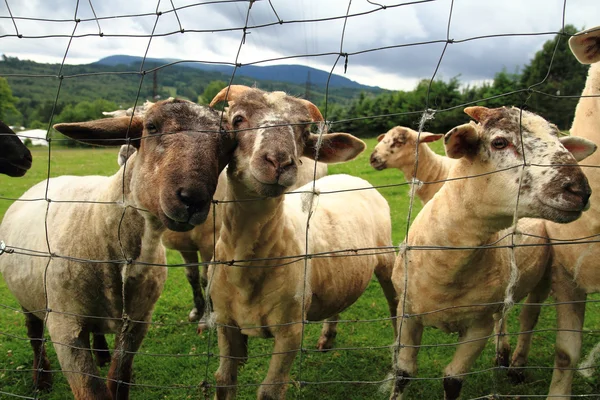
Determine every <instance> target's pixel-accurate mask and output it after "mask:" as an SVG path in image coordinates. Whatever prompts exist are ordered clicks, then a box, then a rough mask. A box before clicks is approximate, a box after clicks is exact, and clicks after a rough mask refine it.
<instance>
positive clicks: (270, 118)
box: [213, 87, 364, 197]
mask: <svg viewBox="0 0 600 400" xmlns="http://www.w3.org/2000/svg"><path fill="white" fill-rule="evenodd" d="M244 88H245V89H244V91H243V93H235V94H234V96H233V97H234V98H232V97H231V96H230V97H229V107H228V108H227V110H226V112H225V115H224V118H225V124H226V126H227V129H229V130H233V131H235V134H236V138H237V148H236V150H235V152H234V156H233V158H232V160H231V162H230V164H229V167H228V169H227V171H228V174H229V177H230V181H231V182H239V183H240V184H242V185H243V186H244V187H245V190H246V192H247V194H250V195H258V196H261V197H277V196H280V195H282V194H283V193H284V192H285V191H286V190H288V189H289V188H290V187H291V186H293V185H294V184H295V183H296V181H297V178H298V164H299V158H300V157H301V156H303V155H304V156H306V157H308V158H311V159H315V157H316V158H317V159H318V160H319V161H323V162H340V161H346V160H349V159H352V158H354V157H356V155H358V154H359V153H360V152H362V150H363V149H364V143H363V142H362V141H360V140H358V139H356V138H354V137H353V136H351V135H347V134H327V135H324V139H323V142H322V144H321V146H320V147H319V149H318V150H317V139H318V135H315V134H313V133H311V132H310V129H311V125H312V124H313V122H315V121H322V116H321V114H320V112H319V111H318V109H317V108H316V106H314V105H313V104H312V103H309V102H308V101H306V100H302V99H297V98H294V97H291V96H288V95H286V94H285V93H283V92H263V91H261V90H258V89H251V88H246V87H244ZM224 90H226V89H224ZM220 95H221V96H222V98H221V99H224V95H222V94H220ZM218 98H219V95H217V97H215V99H218ZM213 103H214V100H213Z"/></svg>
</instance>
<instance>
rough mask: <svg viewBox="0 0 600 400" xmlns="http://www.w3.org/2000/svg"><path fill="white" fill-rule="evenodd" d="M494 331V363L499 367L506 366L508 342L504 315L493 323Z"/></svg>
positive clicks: (508, 354) (508, 349)
mask: <svg viewBox="0 0 600 400" xmlns="http://www.w3.org/2000/svg"><path fill="white" fill-rule="evenodd" d="M494 332H495V333H496V359H495V360H494V363H495V364H496V365H497V366H499V367H508V364H509V361H508V360H509V358H510V342H509V341H508V335H507V329H506V316H504V317H503V318H499V319H498V320H496V322H495V323H494Z"/></svg>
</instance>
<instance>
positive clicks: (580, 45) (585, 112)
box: [513, 26, 600, 399]
mask: <svg viewBox="0 0 600 400" xmlns="http://www.w3.org/2000/svg"><path fill="white" fill-rule="evenodd" d="M569 45H570V46H571V51H572V52H573V54H574V55H575V57H576V58H577V59H578V60H579V61H580V62H581V63H584V64H591V66H590V69H589V72H588V77H587V81H586V84H585V88H584V89H583V93H582V94H581V96H582V97H581V99H580V100H579V103H578V104H577V108H576V110H575V119H574V120H573V125H572V127H571V136H572V137H579V138H586V139H589V140H591V141H593V142H595V143H600V26H599V27H595V28H592V29H588V30H587V31H584V32H580V33H578V34H577V35H575V36H573V37H571V39H570V40H569ZM585 164H586V165H592V166H598V165H600V153H596V154H594V155H592V156H591V157H590V158H589V159H587V160H586V162H585ZM585 174H586V176H587V177H588V179H589V181H590V185H591V186H592V188H593V193H592V197H591V209H590V211H588V212H587V213H586V216H585V218H581V219H579V220H577V221H575V222H572V223H570V224H568V225H558V224H554V223H551V222H548V223H547V224H546V229H547V231H548V236H549V237H550V238H552V242H553V243H557V244H560V245H557V246H554V247H553V253H554V262H553V285H552V292H553V296H554V298H555V300H556V302H557V303H558V304H557V306H556V309H557V324H558V331H557V333H556V358H555V362H554V373H553V375H552V383H551V385H550V389H549V393H548V397H549V398H552V399H566V398H570V394H571V383H572V380H573V373H574V370H575V369H576V367H577V362H578V361H579V357H580V353H581V343H582V329H583V321H584V315H585V299H586V295H587V294H588V293H596V292H600V272H599V270H598V265H597V261H598V259H599V258H600V245H598V243H593V242H592V243H589V242H587V241H586V240H585V238H590V237H593V236H595V235H597V234H598V233H600V171H599V170H598V169H597V168H586V169H585ZM565 241H567V242H571V241H573V242H576V243H570V244H565ZM513 359H514V361H513V364H514V366H517V367H518V366H522V365H524V364H525V361H526V357H525V356H521V357H513Z"/></svg>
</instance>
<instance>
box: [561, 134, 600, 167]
mask: <svg viewBox="0 0 600 400" xmlns="http://www.w3.org/2000/svg"><path fill="white" fill-rule="evenodd" d="M559 140H560V142H561V143H562V145H563V146H565V149H567V150H569V152H570V153H571V154H573V157H575V159H576V160H577V161H582V160H585V159H586V158H588V157H589V156H591V155H592V154H594V152H595V151H596V148H597V146H596V144H595V143H594V142H592V141H591V140H587V139H584V138H580V137H577V136H563V137H561V138H560V139H559Z"/></svg>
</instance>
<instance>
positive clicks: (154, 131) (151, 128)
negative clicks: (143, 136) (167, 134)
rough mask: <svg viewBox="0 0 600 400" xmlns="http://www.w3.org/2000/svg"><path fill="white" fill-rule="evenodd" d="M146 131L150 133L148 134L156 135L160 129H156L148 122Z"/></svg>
mask: <svg viewBox="0 0 600 400" xmlns="http://www.w3.org/2000/svg"><path fill="white" fill-rule="evenodd" d="M146 130H147V131H148V133H156V132H158V129H157V128H156V125H154V124H153V123H152V122H148V123H147V124H146Z"/></svg>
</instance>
